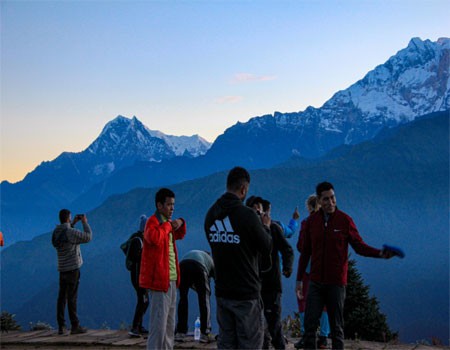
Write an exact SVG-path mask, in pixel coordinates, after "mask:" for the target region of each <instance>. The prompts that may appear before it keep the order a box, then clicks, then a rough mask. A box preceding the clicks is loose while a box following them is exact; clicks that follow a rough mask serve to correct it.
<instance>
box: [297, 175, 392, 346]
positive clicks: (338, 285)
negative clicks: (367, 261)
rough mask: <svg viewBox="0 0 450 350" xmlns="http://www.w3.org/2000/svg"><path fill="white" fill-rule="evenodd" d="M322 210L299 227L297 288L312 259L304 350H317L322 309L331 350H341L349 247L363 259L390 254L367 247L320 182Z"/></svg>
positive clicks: (331, 192) (327, 187) (331, 190)
mask: <svg viewBox="0 0 450 350" xmlns="http://www.w3.org/2000/svg"><path fill="white" fill-rule="evenodd" d="M316 194H317V197H318V200H319V204H320V206H321V209H320V210H319V211H318V212H316V213H314V214H312V215H310V216H309V217H308V218H307V219H306V222H305V225H303V226H302V230H301V233H300V236H301V237H302V239H303V244H302V251H301V255H300V262H299V269H298V274H297V284H298V285H300V286H299V290H300V295H299V296H300V297H301V291H302V290H303V288H302V286H301V284H302V282H301V281H302V277H303V274H304V273H305V270H306V266H307V265H308V262H309V260H310V259H311V272H310V284H309V290H308V296H307V300H306V310H305V349H316V346H317V345H316V330H317V327H318V326H319V320H320V316H321V314H322V310H323V307H324V306H326V307H327V310H328V316H329V321H330V325H331V338H332V342H333V346H332V348H333V349H344V301H345V286H346V284H347V269H348V245H349V244H350V245H351V246H352V248H353V249H354V250H355V252H356V253H357V254H359V255H362V256H367V257H373V258H385V259H388V258H391V257H392V256H393V254H392V253H391V252H390V251H385V250H380V249H376V248H372V247H370V246H368V245H367V244H366V243H365V242H364V241H363V240H362V238H361V236H360V235H359V233H358V230H357V228H356V226H355V223H354V222H353V220H352V218H351V217H350V216H348V215H347V214H345V213H344V212H342V211H340V210H339V209H338V208H337V207H336V197H335V194H334V187H333V185H332V184H331V183H329V182H322V183H320V184H318V185H317V187H316Z"/></svg>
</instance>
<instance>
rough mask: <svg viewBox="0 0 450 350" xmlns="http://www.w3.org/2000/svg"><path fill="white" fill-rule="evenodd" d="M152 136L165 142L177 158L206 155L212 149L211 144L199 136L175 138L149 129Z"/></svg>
mask: <svg viewBox="0 0 450 350" xmlns="http://www.w3.org/2000/svg"><path fill="white" fill-rule="evenodd" d="M148 131H149V133H150V135H152V136H153V137H158V138H160V139H162V140H164V141H165V142H166V143H167V144H168V145H169V147H170V148H171V149H172V151H173V152H174V153H175V154H176V155H177V156H182V155H186V154H189V155H190V156H192V157H198V156H201V155H203V154H205V153H206V152H207V151H208V150H209V148H210V147H211V143H210V142H208V141H206V140H205V139H204V138H202V137H201V136H199V135H192V136H173V135H166V134H164V133H162V132H161V131H157V130H150V129H148Z"/></svg>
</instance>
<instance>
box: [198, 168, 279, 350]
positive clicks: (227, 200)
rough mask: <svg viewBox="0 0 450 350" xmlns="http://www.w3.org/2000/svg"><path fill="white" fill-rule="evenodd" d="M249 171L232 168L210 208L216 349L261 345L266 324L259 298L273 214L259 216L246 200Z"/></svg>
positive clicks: (207, 221)
mask: <svg viewBox="0 0 450 350" xmlns="http://www.w3.org/2000/svg"><path fill="white" fill-rule="evenodd" d="M249 185H250V174H249V173H248V172H247V170H245V169H244V168H241V167H235V168H233V169H231V170H230V172H229V173H228V177H227V192H226V193H225V194H224V195H222V196H221V197H220V198H219V199H218V200H217V201H216V203H214V204H213V206H212V207H211V208H210V209H209V211H208V213H207V214H206V218H205V225H204V227H205V233H206V238H207V240H208V242H209V244H210V246H211V251H212V257H213V260H214V266H215V269H216V284H215V295H216V301H217V322H218V324H219V338H218V343H217V348H218V349H260V348H261V347H262V343H263V336H264V333H263V331H264V328H263V322H262V321H263V317H262V301H261V280H260V266H259V261H260V257H263V258H265V257H267V256H269V255H270V252H271V247H272V239H271V236H270V217H269V216H268V215H264V216H263V218H262V222H261V219H260V217H258V215H257V214H256V213H255V211H254V210H253V209H251V208H248V207H246V206H245V205H244V204H243V203H242V201H243V200H244V199H245V197H246V195H247V193H248V189H249Z"/></svg>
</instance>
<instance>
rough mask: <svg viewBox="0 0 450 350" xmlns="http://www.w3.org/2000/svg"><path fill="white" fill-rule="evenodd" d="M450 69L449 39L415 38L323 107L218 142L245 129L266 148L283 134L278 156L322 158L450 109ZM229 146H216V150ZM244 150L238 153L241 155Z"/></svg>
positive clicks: (279, 116)
mask: <svg viewBox="0 0 450 350" xmlns="http://www.w3.org/2000/svg"><path fill="white" fill-rule="evenodd" d="M449 70H450V39H449V38H440V39H439V40H437V41H436V42H431V41H430V40H425V41H422V40H421V39H419V38H413V39H412V40H411V41H410V43H409V44H408V46H407V47H406V48H404V49H402V50H400V51H399V52H398V53H397V54H396V55H394V56H392V57H391V58H389V60H388V61H387V62H385V63H384V64H382V65H379V66H378V67H376V68H375V69H374V70H372V71H370V72H369V73H368V74H367V75H366V76H365V77H364V78H363V79H361V80H359V81H358V82H356V83H355V84H353V85H351V86H350V87H349V88H347V89H346V90H342V91H339V92H337V93H336V94H334V96H333V97H332V98H331V99H329V100H328V101H327V102H326V103H325V104H324V105H323V106H322V107H321V108H314V107H308V108H307V109H306V110H305V111H303V112H293V113H280V112H275V113H274V115H273V116H270V115H269V116H267V115H266V116H262V117H255V118H252V119H250V120H249V121H248V122H247V123H243V124H236V125H235V126H233V127H231V128H230V129H228V130H227V131H226V132H225V133H224V134H223V135H221V136H220V137H219V138H218V141H220V143H223V145H228V144H232V142H230V141H229V140H227V138H230V137H233V135H235V133H237V130H243V129H245V130H246V132H245V133H246V134H247V135H249V136H251V135H260V136H261V140H260V142H262V143H264V142H266V141H264V140H267V139H273V137H271V135H274V134H275V133H278V134H279V135H283V136H281V139H282V141H277V143H276V144H275V145H276V146H277V147H279V152H278V154H279V155H281V152H286V153H287V154H289V153H290V154H293V153H295V154H299V155H301V156H304V157H307V158H311V157H317V156H320V155H323V154H324V153H326V152H327V151H328V150H330V149H332V148H334V147H336V146H339V145H342V144H356V143H359V142H362V141H365V140H368V139H370V138H372V137H374V136H375V135H376V134H377V133H378V132H379V131H380V130H381V129H382V128H383V127H392V126H396V125H398V124H399V123H404V122H408V121H412V120H413V119H414V118H416V117H417V116H420V115H425V114H428V113H432V112H437V111H444V110H448V109H450V79H449ZM234 130H236V132H235V131H234ZM239 132H240V133H243V131H239ZM253 142H259V141H257V140H256V139H255V140H254V141H253ZM224 147H225V146H223V147H221V146H220V145H216V144H214V146H213V149H214V150H216V149H224ZM272 148H273V146H272ZM244 151H245V150H242V149H240V150H236V152H237V154H240V153H242V152H244Z"/></svg>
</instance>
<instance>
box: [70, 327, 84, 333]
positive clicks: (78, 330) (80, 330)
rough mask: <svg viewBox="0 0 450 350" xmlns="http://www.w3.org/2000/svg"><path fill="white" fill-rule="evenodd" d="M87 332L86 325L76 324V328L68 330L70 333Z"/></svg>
mask: <svg viewBox="0 0 450 350" xmlns="http://www.w3.org/2000/svg"><path fill="white" fill-rule="evenodd" d="M86 332H87V328H86V327H81V326H78V327H76V328H72V330H71V331H70V334H83V333H86Z"/></svg>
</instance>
